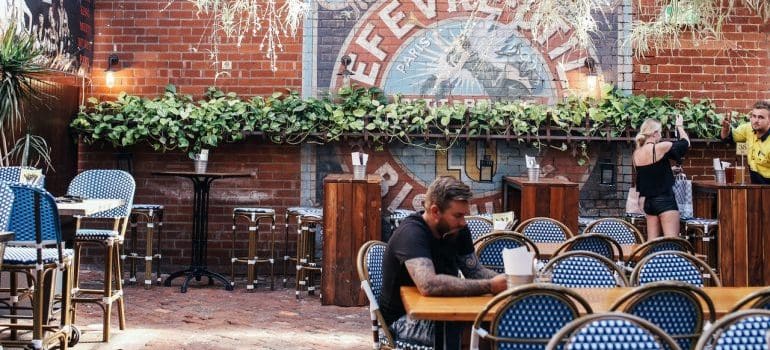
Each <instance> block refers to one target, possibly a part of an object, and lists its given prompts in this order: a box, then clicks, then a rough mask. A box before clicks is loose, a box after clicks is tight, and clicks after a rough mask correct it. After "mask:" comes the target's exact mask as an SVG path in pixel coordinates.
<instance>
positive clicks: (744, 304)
mask: <svg viewBox="0 0 770 350" xmlns="http://www.w3.org/2000/svg"><path fill="white" fill-rule="evenodd" d="M741 309H764V310H770V287H768V288H764V289H760V290H758V291H756V292H754V293H751V294H749V295H747V296H745V297H743V299H741V300H739V301H738V302H737V303H735V305H734V306H733V307H732V308H731V309H730V312H735V311H738V310H741Z"/></svg>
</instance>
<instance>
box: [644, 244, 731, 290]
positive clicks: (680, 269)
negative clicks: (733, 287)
mask: <svg viewBox="0 0 770 350" xmlns="http://www.w3.org/2000/svg"><path fill="white" fill-rule="evenodd" d="M630 281H631V285H634V286H641V285H645V284H647V283H650V282H655V281H682V282H686V283H690V284H692V285H694V286H697V287H703V286H705V285H714V286H717V287H721V286H722V281H721V280H720V279H719V276H717V275H716V273H715V272H714V270H712V269H711V267H709V266H708V264H706V262H704V261H703V260H701V259H698V258H697V257H696V256H694V255H691V254H689V253H685V252H680V251H673V250H667V251H662V252H657V253H653V254H650V255H648V256H646V257H645V258H644V259H642V260H640V261H639V263H638V264H637V265H636V267H634V270H633V271H632V272H631V278H630Z"/></svg>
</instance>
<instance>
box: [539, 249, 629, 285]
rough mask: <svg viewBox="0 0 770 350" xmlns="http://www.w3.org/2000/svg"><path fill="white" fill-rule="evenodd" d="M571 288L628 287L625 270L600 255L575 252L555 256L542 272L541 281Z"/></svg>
mask: <svg viewBox="0 0 770 350" xmlns="http://www.w3.org/2000/svg"><path fill="white" fill-rule="evenodd" d="M545 276H548V277H550V280H551V283H555V284H558V285H562V286H565V287H569V288H613V287H625V286H627V285H628V280H626V277H625V274H624V272H623V269H622V268H620V267H619V266H618V265H617V264H615V263H614V262H613V261H612V260H610V259H607V258H605V257H603V256H601V255H599V254H596V253H593V252H589V251H581V250H575V251H571V252H566V253H563V254H560V255H558V256H555V257H553V258H552V259H551V261H549V262H548V264H546V265H545V267H543V270H542V271H540V279H541V280H547V279H548V278H544V277H545Z"/></svg>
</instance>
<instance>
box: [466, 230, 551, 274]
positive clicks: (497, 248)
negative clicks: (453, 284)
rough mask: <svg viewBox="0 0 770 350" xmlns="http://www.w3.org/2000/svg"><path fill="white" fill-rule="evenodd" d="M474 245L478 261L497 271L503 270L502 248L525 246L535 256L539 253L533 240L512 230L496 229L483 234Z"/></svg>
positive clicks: (501, 271)
mask: <svg viewBox="0 0 770 350" xmlns="http://www.w3.org/2000/svg"><path fill="white" fill-rule="evenodd" d="M475 246H476V256H478V257H479V263H480V264H482V265H484V266H485V267H486V268H488V269H491V270H493V271H497V272H499V273H503V272H504V267H503V255H502V254H503V249H506V248H507V249H513V248H518V247H526V248H527V250H528V251H530V252H533V253H535V257H537V256H539V255H540V251H539V250H538V249H537V246H536V245H535V243H534V242H532V241H531V240H529V238H527V237H525V236H524V235H521V234H519V233H516V232H513V231H498V232H495V233H492V234H489V235H486V236H483V237H482V238H480V239H479V241H478V244H477V245H475Z"/></svg>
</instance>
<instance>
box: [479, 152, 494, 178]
mask: <svg viewBox="0 0 770 350" xmlns="http://www.w3.org/2000/svg"><path fill="white" fill-rule="evenodd" d="M494 170H495V161H493V160H492V156H491V155H489V154H485V155H484V157H482V158H481V160H479V181H484V182H492V176H494V175H495V174H494Z"/></svg>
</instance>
